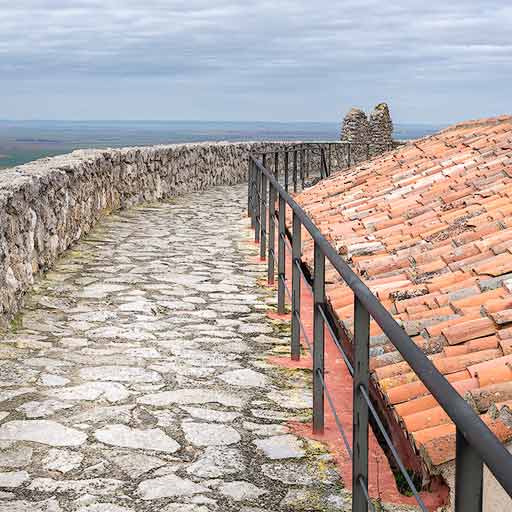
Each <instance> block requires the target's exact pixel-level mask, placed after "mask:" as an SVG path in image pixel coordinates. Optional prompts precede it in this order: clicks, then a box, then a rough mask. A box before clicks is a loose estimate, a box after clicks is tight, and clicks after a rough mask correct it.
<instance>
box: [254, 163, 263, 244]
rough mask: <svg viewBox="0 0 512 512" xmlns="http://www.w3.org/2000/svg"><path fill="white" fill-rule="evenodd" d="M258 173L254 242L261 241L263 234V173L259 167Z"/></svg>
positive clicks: (255, 197)
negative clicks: (261, 222) (261, 224)
mask: <svg viewBox="0 0 512 512" xmlns="http://www.w3.org/2000/svg"><path fill="white" fill-rule="evenodd" d="M254 168H255V171H256V179H255V183H254V204H255V212H254V241H255V242H259V241H260V234H261V226H260V220H261V217H260V213H261V201H260V199H261V176H262V174H263V173H262V172H261V170H260V169H259V168H258V166H254Z"/></svg>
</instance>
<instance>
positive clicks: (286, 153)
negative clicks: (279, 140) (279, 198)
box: [284, 149, 288, 192]
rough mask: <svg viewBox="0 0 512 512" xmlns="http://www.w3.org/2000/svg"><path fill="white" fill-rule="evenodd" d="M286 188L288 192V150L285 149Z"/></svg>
mask: <svg viewBox="0 0 512 512" xmlns="http://www.w3.org/2000/svg"><path fill="white" fill-rule="evenodd" d="M284 189H285V190H286V192H288V150H287V149H285V150H284Z"/></svg>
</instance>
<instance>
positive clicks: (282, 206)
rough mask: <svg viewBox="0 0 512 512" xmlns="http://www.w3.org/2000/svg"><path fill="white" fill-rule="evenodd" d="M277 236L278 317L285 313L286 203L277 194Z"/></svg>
mask: <svg viewBox="0 0 512 512" xmlns="http://www.w3.org/2000/svg"><path fill="white" fill-rule="evenodd" d="M278 221H279V236H278V242H277V244H278V251H279V252H278V255H277V276H278V280H277V312H278V313H279V314H280V315H284V313H285V295H284V294H285V290H284V280H285V279H286V253H285V251H286V246H285V243H284V237H285V236H286V201H285V199H284V198H283V197H282V196H281V194H279V219H278Z"/></svg>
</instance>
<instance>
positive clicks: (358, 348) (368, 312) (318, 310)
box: [248, 144, 512, 512]
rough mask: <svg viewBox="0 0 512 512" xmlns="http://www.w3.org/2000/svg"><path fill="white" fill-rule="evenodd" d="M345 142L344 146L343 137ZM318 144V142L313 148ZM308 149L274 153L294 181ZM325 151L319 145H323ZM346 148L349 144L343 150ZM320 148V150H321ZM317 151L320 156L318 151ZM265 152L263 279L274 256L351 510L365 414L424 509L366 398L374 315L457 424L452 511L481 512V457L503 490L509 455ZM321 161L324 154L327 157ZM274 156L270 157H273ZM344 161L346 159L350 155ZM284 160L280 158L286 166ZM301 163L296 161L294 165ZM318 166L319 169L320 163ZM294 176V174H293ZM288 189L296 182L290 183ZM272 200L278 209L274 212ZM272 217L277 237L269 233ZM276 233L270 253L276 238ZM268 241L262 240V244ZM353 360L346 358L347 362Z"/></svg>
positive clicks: (252, 193)
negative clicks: (345, 457) (337, 367)
mask: <svg viewBox="0 0 512 512" xmlns="http://www.w3.org/2000/svg"><path fill="white" fill-rule="evenodd" d="M348 147H351V146H350V145H349V146H348ZM320 149H322V148H320ZM302 150H305V151H312V150H313V149H312V148H311V147H307V146H306V147H305V145H304V144H301V145H298V146H297V147H289V148H286V149H285V150H284V151H283V152H282V155H281V157H282V158H283V159H284V161H285V162H289V161H290V154H292V161H293V163H294V166H293V174H292V177H293V184H294V185H295V183H296V176H298V177H299V178H300V177H301V176H302V174H300V173H299V174H298V175H297V173H296V172H295V168H296V167H295V162H296V159H295V156H294V152H296V151H302ZM324 151H325V148H324ZM347 153H348V154H350V150H348V151H347ZM320 155H321V152H320ZM320 158H321V159H322V157H321V156H320ZM268 159H269V155H268V154H266V155H263V157H262V159H261V161H259V160H258V159H257V158H256V157H255V156H250V157H249V183H248V196H249V197H248V215H249V216H250V218H251V226H252V227H254V229H255V240H256V241H259V242H260V251H261V252H260V255H261V256H262V257H263V258H267V259H268V280H269V283H273V282H274V279H275V274H274V272H275V268H274V267H275V260H276V256H277V260H278V261H277V274H278V275H277V278H278V279H277V288H278V312H279V313H285V294H286V293H288V296H289V298H290V301H291V319H292V332H291V357H292V358H293V359H299V357H300V338H301V334H302V336H303V337H304V340H305V341H306V343H307V344H308V345H309V347H310V349H311V352H312V356H313V431H314V432H316V433H321V432H323V429H324V412H325V406H324V398H327V402H328V405H329V407H330V408H331V412H332V414H333V416H334V420H335V422H336V425H337V427H338V429H339V431H340V434H341V436H342V438H343V441H344V444H345V446H346V448H347V452H348V453H349V455H350V457H351V458H352V484H353V488H352V492H353V496H352V511H353V512H363V511H365V512H367V511H368V509H370V510H372V511H373V510H374V506H373V504H372V500H371V498H370V496H369V494H368V429H369V418H370V417H371V418H372V419H373V425H374V426H376V428H377V429H378V431H379V432H380V434H381V436H382V439H383V440H384V442H385V443H386V445H387V447H388V449H389V452H390V453H391V455H392V456H393V458H394V459H395V461H396V464H397V467H398V468H399V470H400V472H401V473H402V475H403V477H404V479H405V481H406V482H407V484H408V486H409V487H410V490H411V493H412V494H413V496H414V498H415V499H416V502H417V503H418V505H419V507H420V508H421V509H422V510H423V511H425V512H427V510H428V509H427V507H426V506H425V504H424V502H423V500H422V498H421V496H420V493H419V492H418V489H417V488H416V486H415V485H414V483H413V481H412V479H411V478H410V475H409V474H408V472H407V470H406V467H405V465H404V464H403V462H402V460H401V459H400V456H399V453H398V450H397V449H396V448H395V447H394V446H393V443H392V440H391V437H390V436H389V434H388V432H387V431H386V429H385V427H384V425H383V422H382V421H381V419H380V418H379V415H378V413H377V411H376V409H375V407H374V405H373V404H372V401H371V400H370V392H369V384H370V371H369V337H370V319H371V318H373V319H374V320H375V322H376V323H377V324H378V325H379V326H380V328H381V329H382V331H383V332H384V334H385V335H386V336H387V337H388V338H389V340H390V341H391V343H392V344H393V345H394V346H395V348H396V349H397V350H398V351H399V352H400V354H401V355H402V357H403V359H404V360H405V361H406V362H407V363H408V364H409V366H410V367H411V369H412V370H413V371H414V372H415V373H416V375H417V376H418V378H419V380H420V381H421V382H422V383H423V384H424V385H425V386H426V388H427V389H428V390H429V391H430V393H431V394H432V395H433V397H434V398H435V399H436V400H437V402H438V403H439V405H440V406H441V407H442V408H443V409H444V411H445V412H446V413H447V415H448V416H449V417H450V419H451V420H452V421H453V423H454V424H455V427H456V459H455V464H456V469H455V510H456V512H480V511H481V510H482V501H483V500H482V495H483V491H482V489H483V465H484V464H486V465H487V467H488V468H489V470H490V471H491V473H492V474H493V475H494V476H495V478H496V479H497V481H498V482H499V483H500V484H501V486H502V487H503V488H504V490H505V492H506V493H507V494H508V495H509V496H512V455H511V454H509V453H508V451H507V450H506V448H505V447H504V446H503V444H502V443H501V442H500V441H499V440H498V439H497V438H496V436H495V435H494V434H493V433H492V431H491V430H490V429H489V428H488V427H487V425H485V423H484V422H483V421H482V420H481V419H480V417H479V416H477V415H476V414H475V412H474V411H473V410H472V409H471V407H470V406H469V404H468V403H467V402H466V401H465V400H464V399H463V398H462V397H461V396H460V395H459V393H458V392H457V391H456V390H455V389H454V388H453V387H452V385H451V384H450V383H449V382H448V381H447V380H446V379H445V378H444V376H443V375H442V374H441V373H440V372H439V371H438V370H437V368H436V367H435V366H434V365H433V364H432V363H431V361H430V360H429V359H428V358H427V357H426V355H425V354H424V353H423V352H422V351H421V350H420V349H419V348H418V346H417V345H416V344H415V343H414V342H413V341H412V340H411V338H410V337H409V336H408V335H407V334H406V332H405V331H404V330H403V329H402V327H400V325H398V323H397V322H396V321H395V320H394V318H393V317H392V316H391V314H390V313H389V312H388V311H387V310H386V309H385V308H384V306H383V305H382V304H381V303H380V302H379V300H378V299H377V298H376V297H375V296H374V295H373V294H372V292H371V291H370V290H369V289H368V287H367V286H366V285H365V284H364V283H363V281H362V280H361V279H360V278H359V277H358V276H357V275H356V274H355V273H354V271H353V270H352V269H351V267H350V266H349V264H348V263H347V262H345V261H344V260H343V259H342V258H341V257H340V255H339V254H338V252H337V251H336V249H335V248H334V247H333V246H332V245H331V244H330V243H329V242H328V241H327V239H326V238H325V237H324V236H323V235H322V233H321V232H320V231H319V229H318V228H317V227H316V226H315V224H314V223H313V222H312V220H311V219H310V218H309V217H308V215H307V214H306V212H305V211H304V210H303V209H302V208H301V207H300V206H299V205H298V204H297V203H296V202H295V200H294V199H293V197H292V196H291V195H290V194H289V193H288V191H287V189H288V185H289V183H288V180H287V179H286V176H285V179H284V186H283V185H281V184H280V182H279V180H280V178H282V177H281V176H280V175H279V172H278V162H279V155H278V156H277V157H276V156H275V155H274V172H272V171H270V170H269V168H268V167H267V165H266V164H267V162H268ZM326 161H327V160H326ZM276 162H277V163H276ZM349 164H350V160H349ZM286 169H287V166H286V164H285V170H286ZM299 170H300V167H299ZM324 170H325V169H324ZM297 179H298V178H297ZM294 189H295V187H294ZM276 203H277V204H278V210H277V212H276ZM287 207H289V208H290V209H291V212H292V229H291V233H289V232H287V227H286V208H287ZM276 220H277V237H276ZM303 228H304V229H305V230H306V231H307V232H308V233H309V235H310V237H311V238H312V240H313V242H314V264H313V270H312V283H309V282H308V280H307V279H306V276H305V275H304V271H303V268H304V266H303V265H304V264H303V261H302V242H301V231H302V229H303ZM276 238H277V254H276V248H275V241H276ZM267 241H268V244H267ZM287 246H288V250H290V249H291V258H292V259H291V262H292V276H291V280H292V284H291V290H290V287H289V286H288V283H289V280H288V279H287V276H286V251H287ZM326 259H327V260H328V261H329V262H330V263H331V265H332V266H333V267H334V269H335V270H336V271H337V273H338V274H339V275H340V276H341V278H342V279H343V280H344V282H345V283H346V284H347V285H348V286H349V287H350V289H351V290H352V291H353V293H354V304H355V306H354V337H353V340H352V357H349V356H348V355H347V354H346V353H345V351H344V349H343V347H342V343H341V341H340V340H339V339H338V337H337V335H336V333H335V332H334V328H333V326H332V325H331V321H330V315H329V313H328V310H327V301H326V295H325V263H326ZM301 282H305V283H307V284H308V285H309V286H311V287H312V291H313V339H312V340H311V339H309V338H308V336H307V333H306V330H305V328H304V325H303V324H302V321H301ZM325 328H327V330H328V332H329V333H330V335H331V337H332V339H333V340H334V343H335V345H336V347H337V348H338V350H339V352H340V354H341V356H342V357H343V360H344V361H345V363H346V365H347V367H348V370H349V372H350V374H351V375H352V377H353V413H352V416H353V435H352V446H350V443H349V441H348V438H347V435H346V434H345V432H344V431H343V428H342V425H341V421H340V420H339V416H338V414H337V411H336V409H335V407H334V401H333V400H332V397H331V394H330V392H329V389H328V388H327V386H326V382H325V379H324V353H325V342H324V333H325ZM351 361H352V362H351Z"/></svg>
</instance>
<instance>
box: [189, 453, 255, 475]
mask: <svg viewBox="0 0 512 512" xmlns="http://www.w3.org/2000/svg"><path fill="white" fill-rule="evenodd" d="M245 469H246V465H245V463H244V458H243V455H242V453H241V452H240V450H238V449H236V448H224V447H216V446H209V447H208V448H206V449H205V451H204V452H203V453H202V455H201V456H200V457H199V459H198V460H197V461H196V462H194V463H193V464H191V465H190V466H189V467H188V468H187V473H189V474H191V475H194V476H198V477H201V478H218V477H221V476H224V475H230V474H233V473H240V472H242V471H245Z"/></svg>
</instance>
